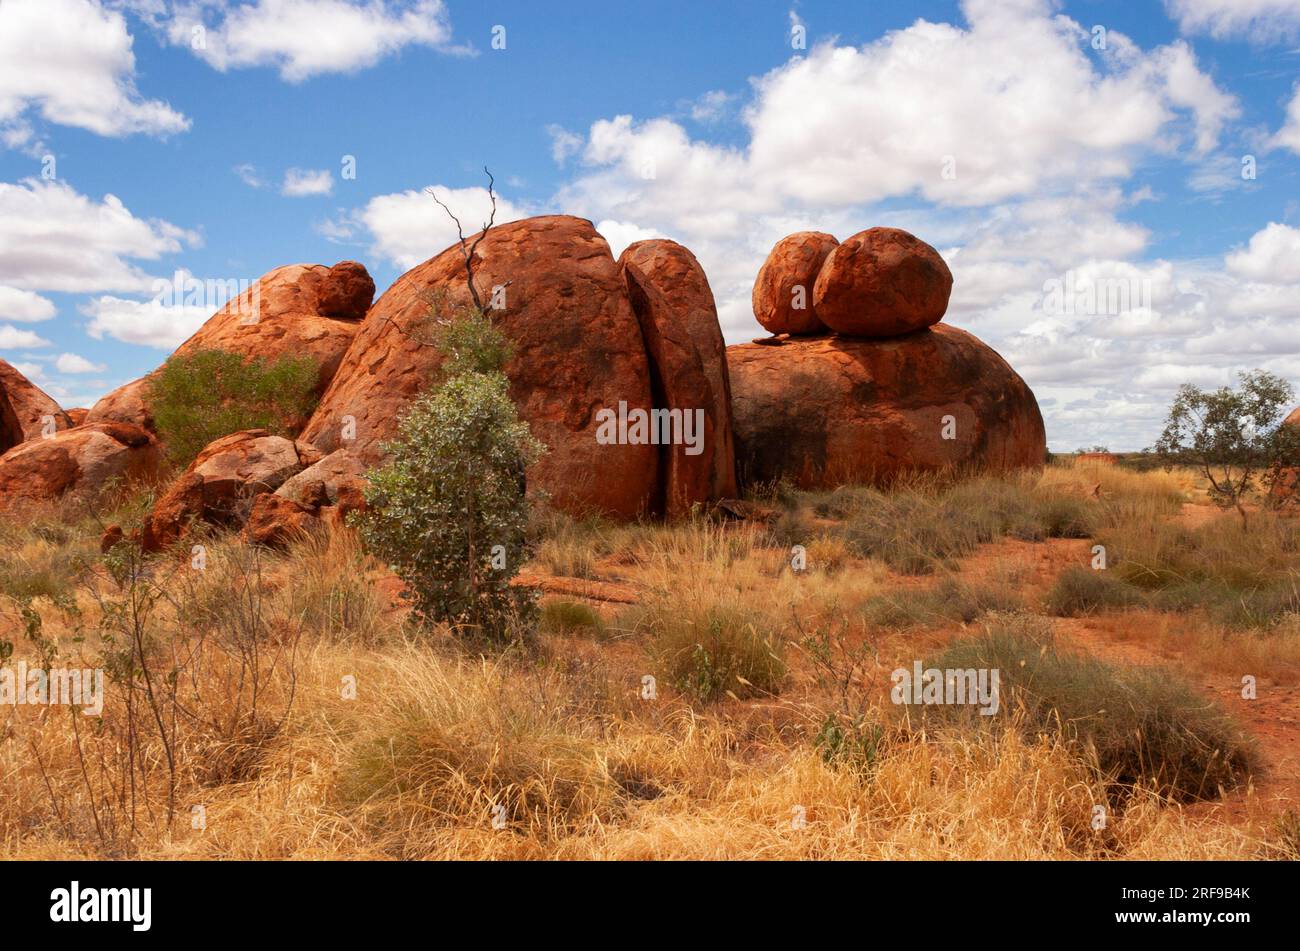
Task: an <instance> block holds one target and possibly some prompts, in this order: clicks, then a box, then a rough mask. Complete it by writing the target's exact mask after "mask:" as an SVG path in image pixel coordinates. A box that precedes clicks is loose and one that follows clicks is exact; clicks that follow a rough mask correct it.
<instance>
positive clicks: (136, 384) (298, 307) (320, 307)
mask: <svg viewBox="0 0 1300 951" xmlns="http://www.w3.org/2000/svg"><path fill="white" fill-rule="evenodd" d="M374 296H375V282H374V281H373V280H371V278H370V275H369V274H368V273H367V272H366V269H365V267H363V266H362V265H360V264H358V263H357V262H356V261H341V262H339V263H338V264H336V265H334V266H333V267H325V266H324V265H323V264H290V265H286V266H285V267H278V268H276V269H275V270H274V271H271V272H269V273H267V274H264V275H263V276H262V277H261V278H260V279H259V280H258V281H257V282H256V283H254V284H253V285H252V286H251V287H249V288H248V289H246V290H245V291H244V292H243V293H242V294H239V295H238V296H237V297H234V298H233V299H231V300H230V301H228V302H227V303H226V305H225V306H224V307H222V308H221V310H219V311H217V312H216V313H215V314H213V315H212V316H211V317H209V318H208V320H207V321H206V322H205V323H204V324H203V326H202V327H200V328H199V329H198V330H197V331H196V332H195V333H194V335H193V336H191V337H190V338H189V339H188V340H186V341H185V342H184V343H183V344H181V345H180V346H179V347H177V348H176V351H175V352H174V353H173V354H172V355H171V357H169V358H168V359H169V360H173V359H175V358H176V357H186V356H192V355H193V354H195V353H198V352H200V351H202V350H225V351H228V352H230V353H237V354H239V355H241V356H243V357H244V358H245V359H252V358H254V357H261V358H262V359H264V360H267V361H273V360H278V359H280V358H281V357H285V356H292V357H311V358H312V359H313V360H314V361H315V362H316V365H317V392H320V393H323V392H324V391H325V388H326V387H327V386H328V385H329V382H330V380H331V379H333V377H334V373H335V372H336V371H337V370H338V367H339V363H340V361H341V360H342V359H343V354H344V352H345V351H346V350H347V349H348V346H349V345H350V344H351V343H352V338H353V337H354V336H356V333H357V329H358V328H359V327H360V326H361V319H362V318H363V317H364V316H365V314H366V310H367V309H368V308H369V306H370V302H371V300H372V299H373V298H374ZM157 372H158V371H157V370H155V371H154V372H153V373H150V374H149V375H147V376H145V377H143V378H141V379H139V380H133V381H132V382H130V383H127V384H126V385H125V386H121V387H118V389H116V390H114V391H113V392H112V393H109V394H108V395H107V396H105V397H104V398H103V399H101V400H100V401H99V402H97V403H96V404H95V405H94V406H93V407H91V409H90V412H89V414H88V415H87V417H86V419H87V422H99V421H102V420H118V421H123V422H131V423H134V424H136V425H138V426H144V427H145V428H150V429H151V428H152V427H153V417H152V414H151V412H150V408H149V405H148V386H149V381H150V380H151V379H152V378H153V377H154V376H155V375H156V374H157Z"/></svg>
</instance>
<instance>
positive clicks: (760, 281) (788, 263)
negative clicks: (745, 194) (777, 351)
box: [752, 231, 839, 335]
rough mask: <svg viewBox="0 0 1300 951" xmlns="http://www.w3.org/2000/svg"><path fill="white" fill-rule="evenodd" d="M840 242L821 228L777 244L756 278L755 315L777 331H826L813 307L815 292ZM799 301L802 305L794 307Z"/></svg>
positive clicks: (799, 233) (764, 327)
mask: <svg viewBox="0 0 1300 951" xmlns="http://www.w3.org/2000/svg"><path fill="white" fill-rule="evenodd" d="M838 244H839V242H838V241H836V240H835V238H834V237H833V236H832V235H829V234H826V233H824V232H821V231H796V232H795V233H794V234H792V235H787V236H786V237H784V238H782V239H781V240H780V241H778V242H777V243H776V245H775V247H773V248H772V251H771V253H770V254H768V256H767V260H766V261H764V262H763V266H762V267H761V268H760V269H759V271H758V278H757V279H756V280H755V281H754V293H753V297H752V303H753V305H754V316H755V317H756V318H757V319H758V322H759V323H760V324H762V325H763V329H765V330H768V331H770V332H771V333H774V334H796V335H798V334H819V333H826V331H827V327H826V325H825V324H824V323H822V322H821V321H820V320H819V319H818V318H817V312H816V310H815V308H814V306H813V304H814V301H813V296H814V293H813V292H814V288H815V286H816V284H817V275H818V274H819V273H821V269H822V265H823V264H824V263H825V262H826V258H827V257H829V256H830V253H831V252H832V251H834V250H835V247H836V245H838ZM796 295H798V296H797V297H796ZM798 303H802V305H803V306H802V307H798V306H795V305H796V304H798Z"/></svg>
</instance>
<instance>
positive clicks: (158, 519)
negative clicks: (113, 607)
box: [141, 429, 320, 551]
mask: <svg viewBox="0 0 1300 951" xmlns="http://www.w3.org/2000/svg"><path fill="white" fill-rule="evenodd" d="M319 461H320V454H319V453H317V452H316V451H315V450H314V449H312V448H311V447H310V446H308V445H305V444H304V445H296V444H295V443H294V441H293V440H292V439H286V438H284V437H283V436H273V435H271V434H270V433H268V432H267V431H266V430H265V429H246V430H241V431H240V432H237V433H231V434H230V435H228V436H222V437H221V438H220V439H217V440H214V441H213V442H211V443H209V444H208V445H207V446H204V447H203V449H202V450H201V451H200V452H199V454H198V456H197V457H196V458H195V460H194V461H193V462H192V463H190V465H189V467H188V468H187V469H186V470H185V471H184V472H183V473H182V474H181V475H180V476H179V477H178V478H177V479H176V481H174V482H173V483H172V484H171V485H170V486H169V487H168V489H167V491H166V492H165V493H163V495H162V497H161V498H159V499H158V501H157V502H156V503H155V504H154V507H153V511H151V512H150V513H149V515H148V516H147V517H146V518H145V522H144V527H143V529H142V531H141V544H142V546H143V547H144V549H145V550H146V551H159V550H160V549H162V548H165V547H167V546H168V545H170V544H171V543H172V542H174V541H176V539H178V538H180V537H181V536H182V535H184V534H185V532H186V530H187V529H188V527H189V525H190V523H191V522H193V521H195V520H202V521H204V522H208V523H210V524H213V525H230V524H236V523H239V522H242V521H243V519H244V517H245V516H246V515H247V512H246V509H247V508H248V506H249V505H251V502H252V499H253V497H254V496H257V495H260V494H262V493H267V492H274V491H275V490H276V489H278V488H280V486H281V485H283V484H284V483H285V481H286V480H287V479H288V478H289V477H290V476H292V475H294V474H296V473H298V472H300V471H301V470H302V469H304V468H305V467H306V466H307V465H309V464H312V463H315V462H319Z"/></svg>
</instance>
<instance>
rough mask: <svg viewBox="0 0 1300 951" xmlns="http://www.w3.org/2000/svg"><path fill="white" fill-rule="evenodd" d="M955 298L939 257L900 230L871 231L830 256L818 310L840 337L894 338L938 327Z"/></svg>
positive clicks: (816, 294) (817, 293)
mask: <svg viewBox="0 0 1300 951" xmlns="http://www.w3.org/2000/svg"><path fill="white" fill-rule="evenodd" d="M951 292H952V272H951V271H949V270H948V265H947V264H945V263H944V260H943V258H941V257H940V256H939V252H938V251H936V250H935V249H934V248H932V247H930V246H929V245H928V244H926V243H925V242H924V241H922V240H921V239H920V238H917V237H915V236H913V235H911V234H908V233H907V232H906V231H900V230H899V229H898V228H870V229H868V230H866V231H861V232H859V233H858V234H855V235H854V236H853V237H851V238H848V239H847V240H845V241H844V242H843V243H842V244H840V245H839V246H838V247H836V248H835V249H834V250H832V251H831V253H830V254H828V255H827V256H826V261H825V263H823V264H822V268H821V271H820V272H818V274H817V283H816V285H815V286H814V288H813V310H814V311H815V312H816V315H817V319H818V320H820V321H821V322H822V323H823V324H825V325H826V326H827V327H829V328H830V329H831V330H834V331H836V332H837V333H842V334H848V335H851V336H855V337H892V336H896V335H898V334H905V333H911V332H912V331H914V330H923V329H924V328H926V327H929V326H931V325H932V324H936V323H938V322H939V320H940V319H941V318H942V317H943V315H944V311H946V310H947V309H948V295H949V294H950V293H951Z"/></svg>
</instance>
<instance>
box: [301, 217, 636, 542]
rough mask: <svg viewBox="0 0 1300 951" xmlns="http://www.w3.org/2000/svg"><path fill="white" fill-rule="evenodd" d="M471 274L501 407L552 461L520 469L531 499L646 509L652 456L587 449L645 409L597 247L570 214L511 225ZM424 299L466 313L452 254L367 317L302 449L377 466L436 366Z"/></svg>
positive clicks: (495, 235)
mask: <svg viewBox="0 0 1300 951" xmlns="http://www.w3.org/2000/svg"><path fill="white" fill-rule="evenodd" d="M470 240H471V242H472V241H474V240H475V239H474V238H471V239H470ZM474 271H475V277H476V286H477V288H478V289H479V294H480V296H481V297H482V299H483V301H484V302H485V303H489V302H491V301H492V300H493V299H494V298H495V302H496V303H497V304H500V305H502V306H500V307H499V308H496V309H490V310H489V313H490V314H491V316H492V317H493V319H494V320H495V321H496V323H497V325H498V326H499V327H500V328H501V329H502V331H503V332H504V333H505V334H506V336H507V337H509V338H510V340H511V341H512V342H513V344H514V348H515V352H514V356H513V357H512V359H511V360H510V362H509V365H508V366H507V367H506V374H507V376H508V377H509V378H510V395H511V398H512V399H513V400H514V401H515V405H516V406H518V407H519V414H520V416H521V418H522V419H524V420H525V421H526V422H527V423H528V424H529V426H530V428H531V429H532V432H533V435H534V436H536V437H537V438H538V439H540V440H541V441H542V442H543V443H544V444H545V445H546V446H547V447H548V449H549V452H547V453H546V454H545V455H544V456H543V457H542V458H541V459H540V460H539V461H538V462H537V463H535V464H534V465H533V467H532V468H531V469H530V470H529V473H528V484H529V489H530V491H531V490H534V489H542V490H544V491H546V492H547V493H548V494H549V495H550V497H551V499H552V500H553V502H554V503H555V504H556V505H557V506H559V507H560V508H563V509H565V510H568V511H576V512H596V513H605V514H609V515H616V516H624V517H632V516H635V515H637V514H639V513H641V512H643V511H646V510H648V509H649V508H650V507H651V506H652V505H653V501H654V492H655V487H656V485H657V484H658V483H657V477H658V476H657V470H658V453H657V447H656V446H653V445H627V444H615V445H609V444H604V443H602V442H599V441H598V440H597V438H596V436H597V430H598V429H599V428H600V424H601V420H600V419H598V418H597V414H598V413H599V412H600V411H601V410H602V409H609V410H611V411H615V412H617V410H618V406H619V403H620V401H622V402H624V403H626V404H627V406H629V407H647V408H648V407H650V406H651V392H650V373H649V369H648V367H647V361H646V355H645V346H644V344H643V342H642V339H641V331H640V327H639V326H638V324H637V319H636V317H635V315H634V314H633V313H632V308H631V306H630V304H629V303H628V298H627V292H626V290H625V289H624V286H623V279H622V275H621V274H620V271H619V267H618V265H617V264H616V263H615V261H614V258H613V256H612V255H611V254H610V251H609V245H608V244H606V242H605V239H604V238H602V237H601V236H600V235H599V234H598V233H597V232H596V230H595V228H594V227H593V226H592V224H591V222H589V221H585V220H583V219H581V218H573V217H570V216H567V215H555V216H546V217H540V218H529V219H525V220H523V221H515V222H511V223H510V224H505V225H500V226H498V227H494V228H492V229H491V230H490V231H489V232H488V233H487V235H486V236H485V237H484V238H483V240H482V241H481V242H480V243H479V244H478V247H477V249H476V250H475V254H474ZM494 289H499V290H495V291H494ZM431 297H432V298H434V299H441V304H440V306H442V307H443V308H444V309H446V310H451V309H454V308H456V307H460V306H466V305H469V304H470V303H471V300H470V295H469V290H468V288H467V287H466V285H465V261H464V258H463V257H462V255H461V249H460V247H459V246H453V247H451V248H448V249H447V250H446V251H443V252H442V253H441V254H439V255H438V256H436V257H434V258H431V259H430V260H428V261H425V262H424V263H423V264H420V265H418V266H417V267H415V268H413V269H412V270H410V271H408V272H406V274H404V275H402V276H401V277H400V278H399V279H398V280H397V281H396V282H395V283H394V284H393V286H392V287H390V288H389V289H388V290H387V291H386V292H385V293H384V294H383V295H382V296H381V297H380V298H379V300H377V301H376V302H375V304H374V306H373V307H371V308H370V313H369V314H368V315H367V317H366V319H365V321H364V322H363V324H362V326H361V330H360V332H359V333H358V334H357V337H356V340H355V341H354V342H353V344H352V346H351V347H350V348H349V350H348V352H347V354H346V355H345V356H344V359H343V363H342V365H341V366H340V367H339V371H338V373H337V374H336V375H335V377H334V381H333V382H332V383H331V384H330V387H329V389H328V390H327V391H326V393H325V396H324V397H323V398H322V399H321V402H320V405H319V406H318V407H317V409H316V412H315V414H314V415H313V416H312V418H311V420H310V421H309V423H308V424H307V427H306V429H304V431H303V433H302V436H301V438H302V439H304V440H307V441H310V442H312V443H313V444H315V445H316V447H317V448H319V449H320V450H321V451H323V452H327V453H329V452H333V451H334V450H336V449H339V448H347V449H349V450H350V451H352V452H353V453H355V454H356V456H357V458H358V459H359V460H360V461H362V462H363V463H364V464H366V465H373V464H375V463H376V462H378V461H380V459H381V457H382V451H381V449H380V443H381V442H383V441H384V440H386V439H390V438H392V437H393V436H394V435H395V434H396V431H397V423H398V420H399V419H400V418H401V416H402V415H403V413H404V412H405V411H406V409H407V407H408V406H409V405H410V404H411V402H412V401H413V400H414V399H415V398H416V397H417V396H418V395H419V394H421V393H422V392H424V391H426V390H428V389H429V388H430V386H431V385H433V383H434V380H435V376H436V372H437V370H438V367H439V365H440V363H441V359H442V358H441V355H440V354H439V353H438V351H437V348H436V347H434V346H432V345H431V344H430V343H429V328H428V326H427V324H426V320H427V316H428V312H429V306H430V304H429V301H430V299H431ZM489 306H490V305H489Z"/></svg>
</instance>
